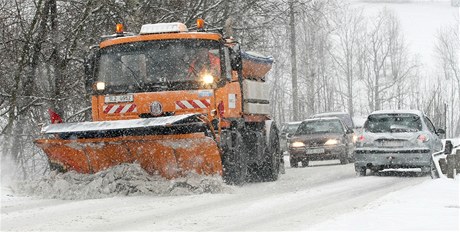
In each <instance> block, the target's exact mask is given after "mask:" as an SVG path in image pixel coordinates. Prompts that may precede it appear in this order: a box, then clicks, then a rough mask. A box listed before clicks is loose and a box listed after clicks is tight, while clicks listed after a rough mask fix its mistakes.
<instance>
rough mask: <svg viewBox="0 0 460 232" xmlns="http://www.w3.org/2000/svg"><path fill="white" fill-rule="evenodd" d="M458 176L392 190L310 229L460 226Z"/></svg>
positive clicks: (459, 227)
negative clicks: (362, 206)
mask: <svg viewBox="0 0 460 232" xmlns="http://www.w3.org/2000/svg"><path fill="white" fill-rule="evenodd" d="M459 189H460V175H458V176H457V179H455V180H454V179H435V180H427V181H425V182H423V183H422V184H420V185H416V186H414V187H410V188H405V189H402V190H399V191H395V192H392V193H390V194H388V195H385V196H383V197H381V198H380V199H377V200H376V201H373V202H372V203H370V204H368V205H367V206H366V207H365V208H364V209H357V210H356V211H354V212H351V213H348V214H344V215H342V216H339V217H337V218H333V219H331V220H327V221H325V222H322V223H320V224H317V225H315V226H314V227H313V228H309V229H312V230H338V229H339V230H345V231H356V230H365V231H371V230H378V231H389V230H417V231H420V230H427V231H440V230H441V231H446V230H455V231H458V230H459V229H460V221H459V218H460V199H459V197H458V196H459V194H460V193H459Z"/></svg>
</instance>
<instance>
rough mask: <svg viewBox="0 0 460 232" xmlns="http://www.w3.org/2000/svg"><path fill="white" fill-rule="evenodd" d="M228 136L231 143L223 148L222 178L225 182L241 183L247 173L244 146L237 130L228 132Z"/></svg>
mask: <svg viewBox="0 0 460 232" xmlns="http://www.w3.org/2000/svg"><path fill="white" fill-rule="evenodd" d="M230 136H231V143H232V145H231V146H230V147H227V148H226V149H225V150H224V154H223V157H222V166H223V169H224V170H223V178H224V181H225V182H226V183H227V184H232V185H242V184H244V182H246V176H247V174H248V164H247V157H246V147H245V143H244V141H243V136H242V135H241V133H240V132H239V131H232V132H230Z"/></svg>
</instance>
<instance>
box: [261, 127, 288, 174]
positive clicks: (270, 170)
mask: <svg viewBox="0 0 460 232" xmlns="http://www.w3.org/2000/svg"><path fill="white" fill-rule="evenodd" d="M268 141H269V142H268V144H267V147H266V149H265V154H264V160H263V163H262V166H261V168H260V170H259V177H260V179H261V180H262V181H275V180H277V179H278V177H279V172H280V164H281V159H282V155H281V153H280V143H279V137H278V130H277V129H276V127H273V126H272V128H271V129H270V135H269V139H268Z"/></svg>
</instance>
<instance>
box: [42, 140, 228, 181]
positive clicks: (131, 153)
mask: <svg viewBox="0 0 460 232" xmlns="http://www.w3.org/2000/svg"><path fill="white" fill-rule="evenodd" d="M35 144H36V145H37V146H38V147H40V148H42V149H43V151H44V152H45V153H46V154H47V156H48V158H49V160H50V162H52V163H55V164H59V165H62V166H63V168H64V169H65V170H75V171H77V172H79V173H96V172H98V171H101V170H104V169H106V168H109V167H112V166H115V165H118V164H121V163H134V162H137V163H139V164H140V165H141V167H142V168H144V169H145V170H146V171H147V172H148V173H150V174H160V175H161V176H163V177H165V178H168V179H172V178H175V177H180V176H184V175H186V174H187V173H188V172H196V173H198V174H203V175H214V174H218V175H222V163H221V157H220V152H219V148H218V146H217V144H216V142H215V141H214V140H213V139H212V138H210V137H207V136H205V135H204V134H203V133H190V134H173V135H143V136H121V137H113V138H83V139H74V140H65V139H58V138H56V139H38V140H36V141H35Z"/></svg>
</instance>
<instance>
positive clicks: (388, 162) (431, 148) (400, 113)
mask: <svg viewBox="0 0 460 232" xmlns="http://www.w3.org/2000/svg"><path fill="white" fill-rule="evenodd" d="M443 133H445V131H444V130H443V129H438V130H436V129H435V127H434V125H433V123H432V122H431V120H430V119H429V118H428V117H427V116H426V115H424V114H423V113H422V112H421V111H417V110H392V111H375V112H373V113H372V114H370V115H369V116H368V117H367V120H366V122H365V123H364V128H363V132H362V134H360V135H358V139H357V142H356V149H355V170H356V174H357V175H359V176H365V175H366V170H367V169H370V170H371V171H373V172H377V171H380V170H383V169H386V168H421V169H422V172H424V173H429V172H430V170H431V165H432V162H431V154H432V153H434V152H436V151H440V150H442V142H441V140H440V139H439V138H438V134H443Z"/></svg>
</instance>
